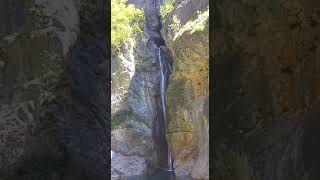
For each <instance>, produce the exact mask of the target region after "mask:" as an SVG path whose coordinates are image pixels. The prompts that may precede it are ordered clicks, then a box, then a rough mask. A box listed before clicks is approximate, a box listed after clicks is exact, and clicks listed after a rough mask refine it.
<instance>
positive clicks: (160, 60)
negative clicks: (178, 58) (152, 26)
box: [158, 47, 173, 171]
mask: <svg viewBox="0 0 320 180" xmlns="http://www.w3.org/2000/svg"><path fill="white" fill-rule="evenodd" d="M158 55H159V64H160V74H161V75H160V76H161V78H160V79H161V83H160V96H161V104H162V112H163V119H164V122H165V124H166V122H167V119H166V117H167V116H166V115H167V114H166V100H165V77H164V68H163V64H162V59H161V49H160V47H159V53H158ZM165 127H166V126H165ZM168 171H173V167H172V156H171V151H170V148H169V146H168Z"/></svg>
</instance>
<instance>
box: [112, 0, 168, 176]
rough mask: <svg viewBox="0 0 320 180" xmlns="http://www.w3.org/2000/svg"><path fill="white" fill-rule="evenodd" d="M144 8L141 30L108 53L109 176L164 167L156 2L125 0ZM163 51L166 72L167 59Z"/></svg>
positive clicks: (140, 172)
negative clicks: (121, 45)
mask: <svg viewBox="0 0 320 180" xmlns="http://www.w3.org/2000/svg"><path fill="white" fill-rule="evenodd" d="M128 3H129V4H131V5H134V6H135V7H136V8H139V9H142V10H143V11H144V15H145V20H144V22H143V25H142V33H138V32H136V35H135V36H134V37H131V38H130V39H129V40H128V41H127V42H125V44H124V45H123V47H122V49H121V50H120V51H117V52H116V51H115V50H113V53H112V60H111V63H112V84H111V86H112V93H111V98H112V101H111V106H112V137H111V144H112V145H111V150H112V154H113V155H112V163H111V164H112V165H111V166H112V169H111V172H112V176H113V177H114V178H116V177H119V176H130V175H141V174H151V173H153V172H154V171H155V170H156V169H159V168H160V169H162V170H166V169H167V143H166V139H165V128H164V127H165V124H164V123H165V122H164V118H163V113H162V108H161V98H160V96H161V94H160V65H159V47H160V46H161V45H163V39H162V37H161V35H160V29H161V22H160V18H159V5H160V4H159V1H157V0H151V1H150V0H146V1H135V0H130V1H128ZM168 53H169V52H168V50H167V49H166V47H164V46H163V47H161V56H162V57H163V58H162V59H163V62H164V66H165V67H166V72H165V74H166V76H168V77H169V74H170V71H171V70H170V69H171V63H170V62H171V59H170V55H169V54H168Z"/></svg>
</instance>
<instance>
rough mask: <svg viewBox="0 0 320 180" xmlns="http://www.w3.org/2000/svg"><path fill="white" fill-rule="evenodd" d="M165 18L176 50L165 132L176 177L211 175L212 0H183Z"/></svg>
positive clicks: (164, 32) (168, 37)
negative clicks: (210, 12)
mask: <svg viewBox="0 0 320 180" xmlns="http://www.w3.org/2000/svg"><path fill="white" fill-rule="evenodd" d="M173 6H174V9H173V11H171V12H170V13H169V14H167V15H166V16H165V17H164V18H163V28H162V35H163V37H164V39H165V42H166V45H167V47H168V49H169V50H170V52H171V54H172V59H173V73H172V80H171V83H170V85H169V87H168V92H167V103H168V117H167V127H166V133H167V138H168V143H169V146H170V148H171V150H172V155H173V159H174V169H175V174H177V175H190V176H192V177H194V178H200V179H208V178H209V121H208V120H209V119H208V114H209V111H208V105H209V104H208V99H209V91H208V90H209V89H208V88H209V87H208V85H209V81H208V70H209V46H208V45H209V31H208V29H209V22H208V19H209V9H208V8H209V1H208V0H201V1H193V0H188V1H180V0H176V1H175V2H174V4H173Z"/></svg>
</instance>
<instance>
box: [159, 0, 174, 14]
mask: <svg viewBox="0 0 320 180" xmlns="http://www.w3.org/2000/svg"><path fill="white" fill-rule="evenodd" d="M175 1H176V0H167V3H166V5H163V6H160V14H161V16H162V18H164V17H165V16H166V15H167V14H169V13H170V12H171V11H172V10H173V9H174V6H173V4H174V2H175Z"/></svg>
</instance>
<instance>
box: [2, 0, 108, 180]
mask: <svg viewBox="0 0 320 180" xmlns="http://www.w3.org/2000/svg"><path fill="white" fill-rule="evenodd" d="M96 3H98V2H97V1H90V0H87V1H85V0H81V1H80V0H57V1H51V0H21V1H12V0H3V1H1V2H0V20H1V22H2V25H1V26H0V94H1V95H0V126H1V128H0V179H2V178H4V179H6V178H7V179H10V180H12V179H19V180H23V179H57V180H58V179H59V180H60V179H68V180H71V179H106V177H107V176H108V175H107V168H108V158H109V156H107V153H108V152H107V148H108V144H107V143H108V140H107V128H108V127H107V126H108V124H107V122H108V121H107V114H108V113H110V112H108V111H109V110H108V108H107V103H108V102H109V101H108V97H109V95H110V91H109V92H108V91H107V86H106V84H108V83H107V74H108V69H107V63H106V62H107V54H106V53H107V52H108V51H107V49H109V48H110V47H109V48H108V47H106V45H107V43H106V41H107V39H106V38H107V33H106V32H105V29H106V27H105V25H104V24H106V21H105V20H106V19H107V18H108V16H107V15H106V14H105V13H103V12H105V11H106V10H105V9H104V7H105V5H104V4H103V1H99V3H100V4H99V3H98V6H96ZM103 16H106V17H105V18H103ZM88 27H89V28H88ZM109 80H110V79H109ZM106 92H107V93H106ZM108 93H109V95H108ZM109 147H110V145H109Z"/></svg>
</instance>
